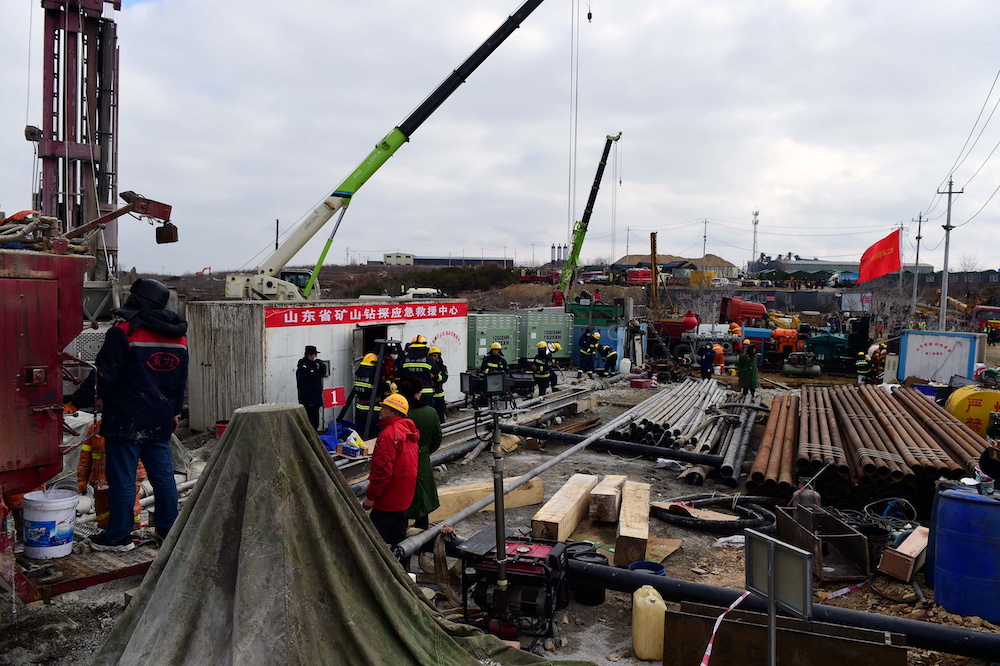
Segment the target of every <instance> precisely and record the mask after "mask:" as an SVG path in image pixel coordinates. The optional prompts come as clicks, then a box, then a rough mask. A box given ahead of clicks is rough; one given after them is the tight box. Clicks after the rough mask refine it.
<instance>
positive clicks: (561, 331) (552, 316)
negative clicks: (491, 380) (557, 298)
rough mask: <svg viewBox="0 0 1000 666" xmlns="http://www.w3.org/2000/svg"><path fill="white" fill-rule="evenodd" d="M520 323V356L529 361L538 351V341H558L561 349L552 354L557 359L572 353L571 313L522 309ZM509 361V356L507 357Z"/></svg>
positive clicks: (564, 358) (565, 358)
mask: <svg viewBox="0 0 1000 666" xmlns="http://www.w3.org/2000/svg"><path fill="white" fill-rule="evenodd" d="M520 316H521V325H520V327H519V329H518V348H519V349H520V350H521V356H520V358H521V359H522V360H527V361H530V360H531V359H533V358H534V357H535V353H536V352H537V351H538V343H539V342H543V341H544V342H548V343H550V344H551V343H553V342H558V343H559V344H560V345H562V350H561V351H558V352H555V353H554V354H553V355H552V356H553V357H554V358H555V359H557V360H568V359H569V358H570V356H571V355H572V353H573V315H571V314H569V313H568V312H556V311H552V310H548V311H546V310H541V311H538V310H524V311H522V312H521V313H520ZM507 360H508V361H510V358H508V359H507Z"/></svg>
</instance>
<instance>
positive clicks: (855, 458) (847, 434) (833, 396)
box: [828, 391, 878, 485]
mask: <svg viewBox="0 0 1000 666" xmlns="http://www.w3.org/2000/svg"><path fill="white" fill-rule="evenodd" d="M828 395H829V397H830V404H831V405H832V406H833V411H834V414H835V415H836V418H837V421H838V422H839V424H840V430H841V433H842V434H843V435H844V443H845V444H846V445H847V446H848V447H849V453H850V460H851V461H852V463H853V464H854V466H855V470H856V474H855V478H856V479H857V481H858V483H860V484H862V485H870V484H871V483H872V482H873V481H874V478H875V473H876V471H877V470H878V466H877V465H876V464H875V461H874V460H872V458H871V456H870V455H868V453H867V452H866V451H865V447H864V444H863V443H862V441H861V435H859V434H858V431H857V428H855V426H854V422H853V421H851V419H850V417H849V415H848V412H847V410H846V409H845V407H844V405H843V403H842V402H841V400H840V395H838V394H837V393H836V392H835V391H830V392H829V394H828Z"/></svg>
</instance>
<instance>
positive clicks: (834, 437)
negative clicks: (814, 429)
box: [817, 389, 853, 479]
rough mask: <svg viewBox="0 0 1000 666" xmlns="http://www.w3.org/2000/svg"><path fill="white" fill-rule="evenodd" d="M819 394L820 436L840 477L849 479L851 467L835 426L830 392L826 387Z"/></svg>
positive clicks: (835, 421)
mask: <svg viewBox="0 0 1000 666" xmlns="http://www.w3.org/2000/svg"><path fill="white" fill-rule="evenodd" d="M817 395H818V396H819V405H820V409H819V416H820V436H821V437H822V438H823V439H824V441H826V442H828V443H829V445H830V460H829V462H831V463H833V465H834V467H835V468H836V470H837V474H839V475H840V476H841V477H842V478H845V479H849V478H850V476H851V470H852V469H853V468H852V466H851V463H850V461H849V460H848V458H847V452H846V450H845V448H844V442H843V440H841V437H840V429H839V428H837V417H836V416H835V415H834V413H833V405H832V404H831V403H830V392H829V390H828V389H823V390H822V391H818V392H817Z"/></svg>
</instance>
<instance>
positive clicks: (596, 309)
mask: <svg viewBox="0 0 1000 666" xmlns="http://www.w3.org/2000/svg"><path fill="white" fill-rule="evenodd" d="M566 312H568V313H570V314H572V315H573V324H575V325H576V326H595V327H601V328H603V327H606V326H618V325H620V324H622V323H624V319H625V307H624V305H622V304H617V303H615V304H606V303H602V302H598V303H593V302H591V303H590V304H586V305H585V304H581V303H567V304H566Z"/></svg>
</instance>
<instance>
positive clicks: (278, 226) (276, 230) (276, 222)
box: [274, 220, 281, 252]
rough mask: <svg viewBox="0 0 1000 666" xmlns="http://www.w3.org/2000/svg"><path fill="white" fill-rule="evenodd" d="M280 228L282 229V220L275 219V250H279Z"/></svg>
mask: <svg viewBox="0 0 1000 666" xmlns="http://www.w3.org/2000/svg"><path fill="white" fill-rule="evenodd" d="M280 229H281V220H275V221H274V250H275V252H277V250H278V235H279V233H280Z"/></svg>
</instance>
